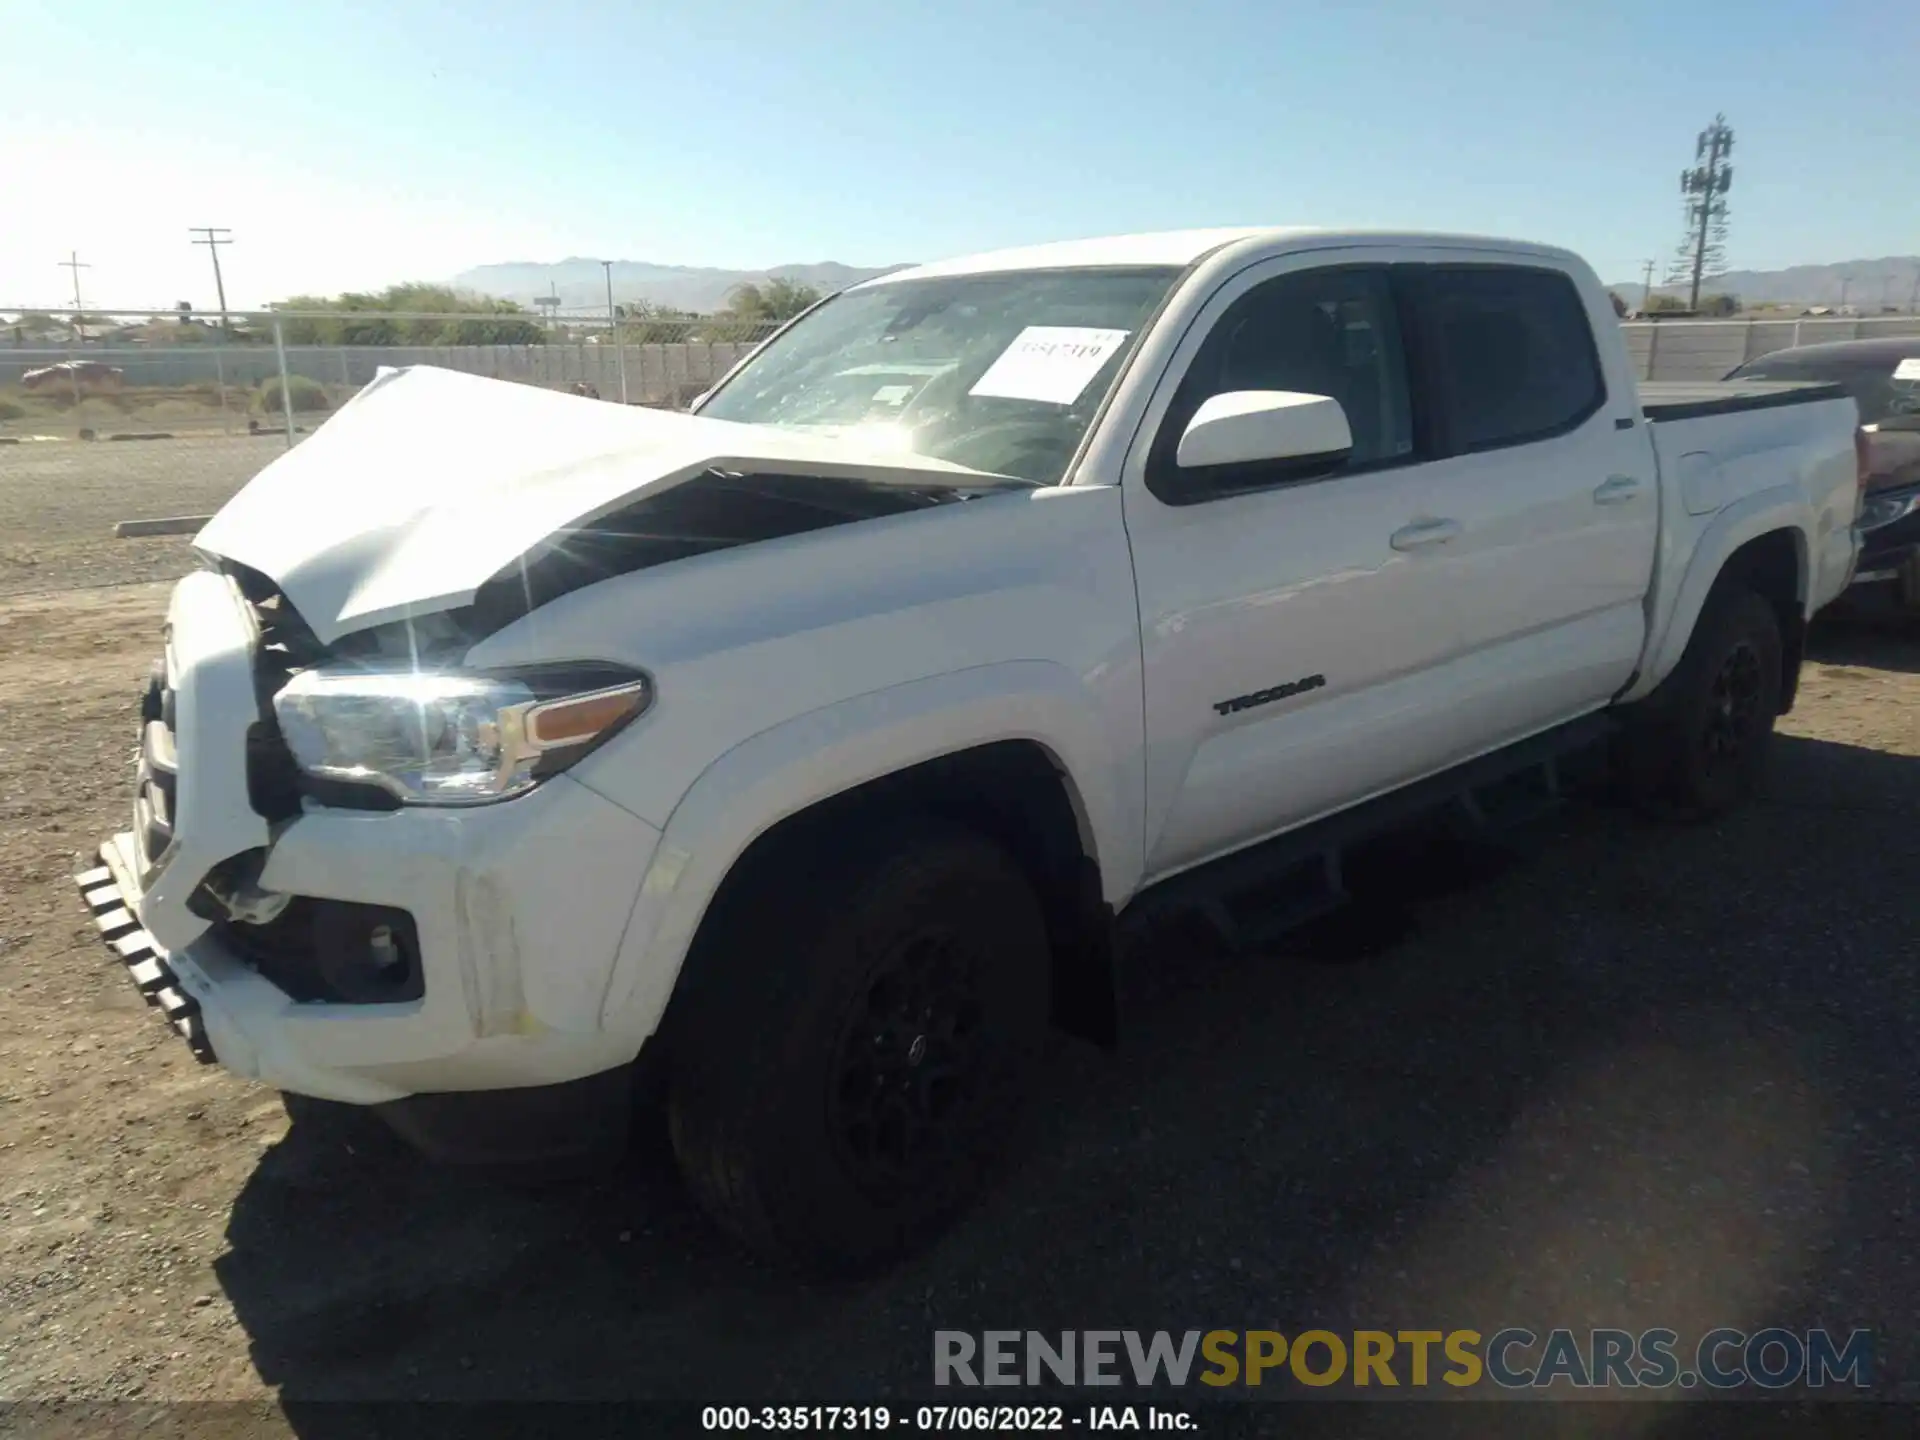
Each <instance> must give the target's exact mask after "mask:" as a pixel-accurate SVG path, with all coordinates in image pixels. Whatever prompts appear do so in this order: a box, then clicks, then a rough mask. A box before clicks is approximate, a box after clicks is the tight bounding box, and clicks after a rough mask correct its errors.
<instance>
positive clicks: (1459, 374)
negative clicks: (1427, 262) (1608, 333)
mask: <svg viewBox="0 0 1920 1440" xmlns="http://www.w3.org/2000/svg"><path fill="white" fill-rule="evenodd" d="M1410 279H1411V282H1412V283H1411V284H1410V285H1409V287H1408V290H1409V293H1410V296H1411V299H1412V304H1413V308H1414V314H1415V318H1416V327H1415V328H1416V331H1417V334H1418V348H1419V353H1420V356H1421V360H1422V363H1421V367H1420V369H1421V379H1422V386H1423V389H1422V394H1423V397H1424V398H1425V400H1426V401H1427V405H1428V407H1429V412H1430V418H1431V422H1432V426H1433V430H1434V441H1435V445H1436V448H1437V450H1438V451H1439V453H1441V454H1454V455H1458V454H1464V453H1467V452H1470V451H1475V450H1491V449H1495V448H1498V447H1500V446H1505V445H1524V444H1528V443H1530V442H1533V441H1537V440H1545V439H1549V438H1551V437H1552V436H1555V435H1562V434H1565V433H1566V432H1568V431H1570V430H1572V429H1574V428H1575V427H1577V426H1578V425H1580V424H1581V422H1583V421H1584V420H1586V419H1587V418H1588V417H1589V416H1591V415H1592V414H1594V412H1596V411H1597V410H1599V409H1600V407H1601V406H1602V405H1604V404H1605V403H1606V399H1607V386H1606V379H1605V377H1604V376H1603V375H1602V373H1601V370H1600V355H1599V352H1598V351H1597V350H1596V349H1595V348H1594V343H1593V328H1592V326H1591V325H1590V324H1589V323H1588V320H1587V310H1586V306H1585V305H1584V304H1583V303H1582V302H1581V299H1580V291H1579V289H1578V288H1577V287H1576V286H1575V285H1574V283H1573V281H1572V279H1571V278H1570V277H1568V276H1567V275H1564V274H1562V273H1561V272H1559V271H1557V270H1542V269H1531V268H1526V267H1521V266H1504V265H1433V266H1423V267H1421V268H1420V270H1419V272H1418V273H1417V275H1415V276H1412V277H1410Z"/></svg>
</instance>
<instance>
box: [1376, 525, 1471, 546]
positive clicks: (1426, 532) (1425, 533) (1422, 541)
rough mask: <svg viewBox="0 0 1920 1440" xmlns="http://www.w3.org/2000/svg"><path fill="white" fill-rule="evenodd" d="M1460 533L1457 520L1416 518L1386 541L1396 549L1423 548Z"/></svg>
mask: <svg viewBox="0 0 1920 1440" xmlns="http://www.w3.org/2000/svg"><path fill="white" fill-rule="evenodd" d="M1459 533H1460V522H1459V521H1458V520H1416V521H1414V522H1413V524H1411V525H1405V526H1402V527H1401V528H1400V529H1398V530H1396V531H1394V532H1393V535H1392V537H1391V538H1390V539H1389V540H1388V541H1387V543H1388V544H1389V545H1391V546H1393V548H1394V549H1396V550H1424V549H1425V548H1426V547H1427V546H1429V545H1444V544H1446V543H1447V541H1449V540H1451V539H1453V538H1454V536H1456V535H1458V534H1459Z"/></svg>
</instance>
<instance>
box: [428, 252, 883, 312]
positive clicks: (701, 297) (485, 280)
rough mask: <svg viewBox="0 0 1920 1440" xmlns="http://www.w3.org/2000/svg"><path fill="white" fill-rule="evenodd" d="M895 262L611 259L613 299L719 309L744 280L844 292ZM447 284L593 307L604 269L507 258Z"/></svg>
mask: <svg viewBox="0 0 1920 1440" xmlns="http://www.w3.org/2000/svg"><path fill="white" fill-rule="evenodd" d="M901 268H903V267H901V266H899V265H875V266H862V265H842V264H840V263H839V262H838V261H837V260H825V261H821V262H820V263H818V264H814V265H776V266H774V267H773V268H772V269H771V270H722V269H718V268H715V267H713V266H710V265H655V264H652V263H650V262H649V261H645V260H616V261H614V262H613V298H614V301H615V302H616V303H619V304H625V303H627V302H629V301H633V300H644V301H646V302H647V303H648V304H650V305H664V306H671V307H672V308H673V309H675V310H693V311H698V312H702V313H705V312H707V311H712V310H719V309H723V308H724V307H725V306H726V303H727V296H729V295H730V294H732V293H733V291H734V290H735V288H736V287H738V286H741V285H746V284H755V285H764V284H766V282H767V281H768V280H772V279H781V280H791V281H792V282H793V283H794V284H796V285H810V286H812V287H813V288H814V289H815V290H818V291H819V292H820V293H821V294H823V295H824V294H828V293H830V292H832V291H834V290H844V289H845V288H846V287H847V286H849V285H854V284H858V283H859V282H860V281H862V280H867V279H871V278H872V277H873V276H875V275H884V274H886V273H887V272H888V271H889V270H899V269H901ZM453 283H454V284H455V285H457V286H459V287H460V288H461V289H463V290H477V291H479V292H480V293H481V294H482V295H492V296H496V297H497V298H499V299H502V300H514V301H517V302H519V303H520V304H522V305H531V304H533V302H534V301H535V300H536V299H542V298H545V297H547V296H550V295H557V296H558V297H559V299H560V308H561V309H562V310H586V309H598V308H600V307H602V306H604V305H605V304H606V303H607V272H606V271H605V270H603V269H602V268H601V262H600V261H598V260H588V259H583V258H581V257H578V256H575V257H573V258H571V259H567V260H557V261H554V262H553V263H551V264H542V263H540V262H537V261H530V260H519V261H509V262H507V263H505V264H499V265H479V266H476V267H474V268H473V269H471V270H462V271H461V272H460V273H459V274H458V275H456V276H454V277H453Z"/></svg>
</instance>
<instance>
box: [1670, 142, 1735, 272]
mask: <svg viewBox="0 0 1920 1440" xmlns="http://www.w3.org/2000/svg"><path fill="white" fill-rule="evenodd" d="M1732 154H1733V128H1732V127H1731V126H1730V125H1728V124H1727V117H1726V116H1725V115H1716V116H1714V117H1713V124H1711V125H1709V126H1708V127H1707V128H1706V129H1704V130H1702V131H1701V132H1700V135H1699V139H1698V140H1697V142H1696V143H1695V146H1694V152H1693V158H1694V164H1693V165H1692V166H1691V167H1689V168H1688V169H1685V170H1682V171H1681V172H1680V194H1681V197H1682V199H1683V201H1684V203H1685V206H1686V214H1687V238H1686V239H1685V240H1684V241H1682V242H1681V245H1680V251H1679V254H1678V255H1676V256H1675V258H1674V267H1673V270H1672V271H1671V272H1670V273H1669V277H1668V278H1669V281H1670V283H1674V284H1680V283H1683V282H1684V283H1685V284H1686V285H1687V286H1688V291H1687V308H1688V309H1689V310H1698V309H1699V308H1700V281H1701V279H1702V278H1703V277H1705V276H1709V275H1717V274H1719V273H1720V272H1721V271H1723V270H1724V269H1725V268H1726V259H1727V249H1726V245H1727V192H1728V191H1729V190H1731V189H1732V188H1733V166H1732V165H1730V164H1728V163H1727V157H1728V156H1730V155H1732Z"/></svg>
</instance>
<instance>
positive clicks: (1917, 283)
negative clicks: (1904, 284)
mask: <svg viewBox="0 0 1920 1440" xmlns="http://www.w3.org/2000/svg"><path fill="white" fill-rule="evenodd" d="M1907 313H1908V314H1909V315H1916V314H1920V270H1916V271H1914V272H1913V288H1912V289H1911V290H1909V291H1908V292H1907Z"/></svg>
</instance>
